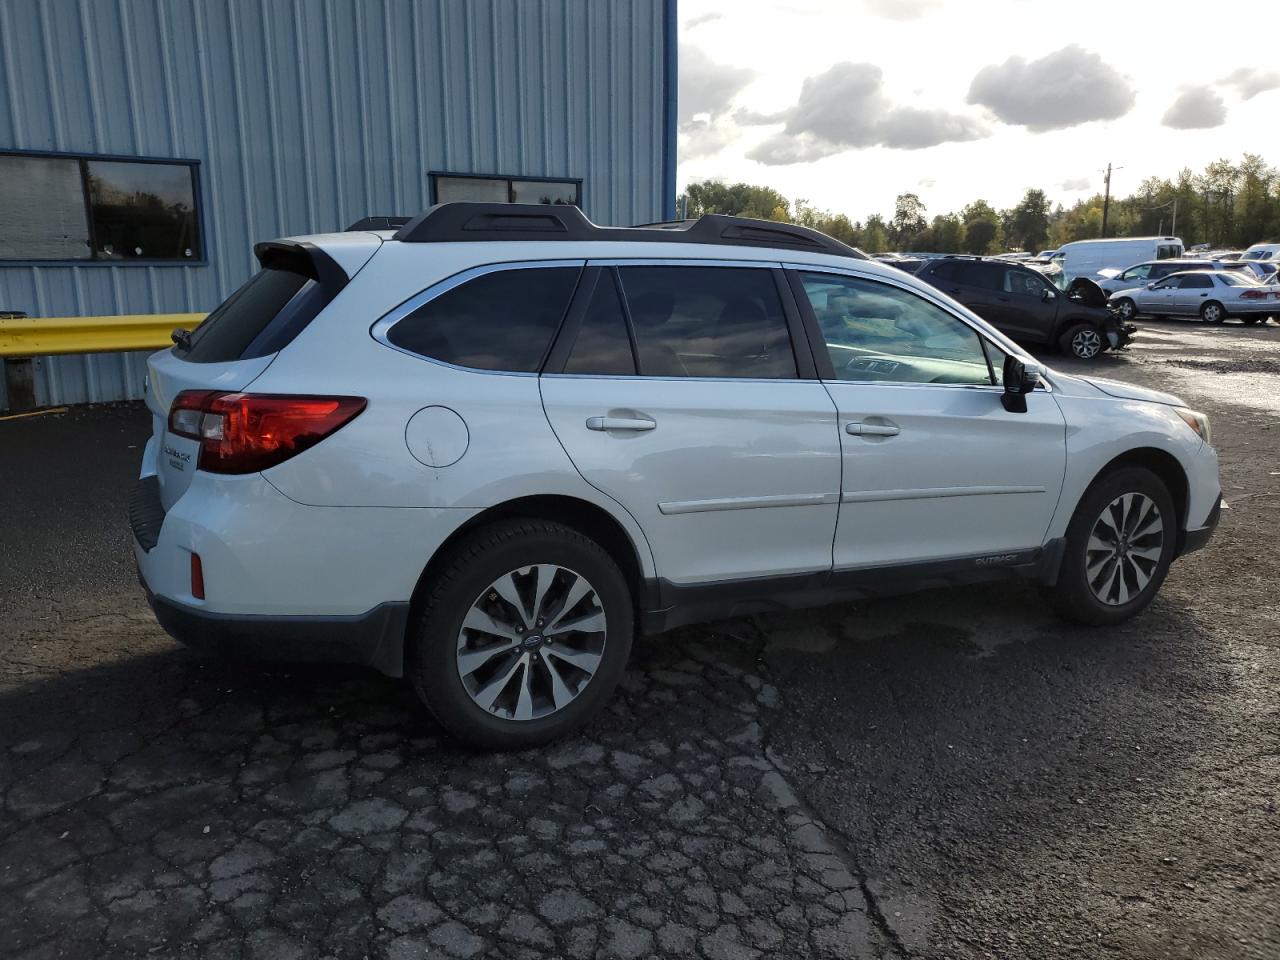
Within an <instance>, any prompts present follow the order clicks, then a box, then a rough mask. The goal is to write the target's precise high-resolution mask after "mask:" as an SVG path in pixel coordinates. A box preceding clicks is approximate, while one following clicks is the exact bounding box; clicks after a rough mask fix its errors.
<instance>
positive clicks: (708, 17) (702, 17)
mask: <svg viewBox="0 0 1280 960" xmlns="http://www.w3.org/2000/svg"><path fill="white" fill-rule="evenodd" d="M722 19H724V14H723V13H716V12H714V11H712V12H710V13H702V14H699V15H698V16H696V17H690V18H689V19H688V20H686V21H685V22H684V28H685V29H686V30H692V29H693V28H694V27H700V26H702V25H703V24H704V23H712V22H714V21H716V20H722Z"/></svg>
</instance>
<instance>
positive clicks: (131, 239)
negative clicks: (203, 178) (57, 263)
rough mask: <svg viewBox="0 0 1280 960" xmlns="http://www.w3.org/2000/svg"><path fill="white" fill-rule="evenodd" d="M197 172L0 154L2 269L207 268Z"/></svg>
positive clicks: (158, 164) (162, 165) (186, 164)
mask: <svg viewBox="0 0 1280 960" xmlns="http://www.w3.org/2000/svg"><path fill="white" fill-rule="evenodd" d="M196 167H197V164H196V163H195V162H194V161H189V160H174V161H159V160H133V159H121V158H117V157H94V156H68V155H65V154H34V153H0V261H2V260H46V261H47V260H80V261H86V262H91V263H92V262H113V263H114V262H120V261H129V260H135V261H148V262H156V261H160V262H165V261H174V262H183V261H186V262H191V261H199V260H202V259H203V250H202V247H201V242H200V239H201V231H200V223H199V219H198V213H197V210H198V204H197V202H196V197H197V195H198V189H199V187H198V181H197V178H196Z"/></svg>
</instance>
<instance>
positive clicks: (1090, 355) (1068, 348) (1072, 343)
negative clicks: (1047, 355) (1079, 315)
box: [1058, 323, 1107, 360]
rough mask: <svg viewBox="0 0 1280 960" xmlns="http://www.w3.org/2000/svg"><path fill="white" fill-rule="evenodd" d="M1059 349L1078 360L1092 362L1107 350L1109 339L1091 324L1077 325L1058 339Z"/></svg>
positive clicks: (1069, 328)
mask: <svg viewBox="0 0 1280 960" xmlns="http://www.w3.org/2000/svg"><path fill="white" fill-rule="evenodd" d="M1058 349H1059V350H1061V351H1062V352H1063V353H1065V354H1067V355H1068V356H1072V357H1075V358H1076V359H1077V360H1092V359H1094V358H1095V357H1097V356H1098V355H1099V354H1100V353H1102V352H1103V351H1104V350H1106V349H1107V337H1106V334H1104V333H1103V332H1102V331H1101V330H1099V329H1098V328H1097V327H1095V326H1094V325H1093V324H1091V323H1076V324H1073V325H1071V326H1070V327H1068V328H1067V329H1066V330H1065V331H1064V332H1063V334H1062V336H1060V337H1059V338H1058Z"/></svg>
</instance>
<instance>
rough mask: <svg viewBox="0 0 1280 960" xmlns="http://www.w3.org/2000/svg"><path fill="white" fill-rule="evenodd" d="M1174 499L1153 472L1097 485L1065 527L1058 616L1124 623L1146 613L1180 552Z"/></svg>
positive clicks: (1055, 594)
mask: <svg viewBox="0 0 1280 960" xmlns="http://www.w3.org/2000/svg"><path fill="white" fill-rule="evenodd" d="M1177 537H1178V522H1177V517H1176V516H1175V514H1174V506H1173V498H1172V497H1171V496H1170V495H1169V491H1168V489H1167V488H1166V487H1165V485H1164V483H1163V482H1162V481H1161V480H1160V478H1159V477H1157V476H1156V475H1155V474H1154V473H1152V472H1151V471H1150V470H1145V469H1143V468H1141V467H1124V468H1122V469H1119V470H1115V471H1113V472H1111V473H1109V474H1107V475H1106V476H1104V477H1101V478H1100V479H1098V480H1096V481H1094V483H1093V485H1092V486H1091V487H1090V488H1089V490H1088V491H1087V492H1086V493H1085V495H1084V497H1083V498H1082V499H1081V501H1080V505H1079V506H1078V507H1076V512H1075V515H1074V516H1073V517H1072V518H1071V523H1070V525H1068V527H1067V536H1066V545H1065V549H1064V553H1063V557H1062V566H1061V568H1060V569H1059V571H1058V582H1057V583H1056V584H1055V585H1054V586H1053V587H1051V588H1049V590H1048V594H1049V599H1050V601H1051V602H1052V604H1053V606H1054V608H1055V609H1056V610H1057V612H1058V614H1059V615H1060V616H1062V617H1064V618H1065V619H1068V620H1074V621H1076V622H1077V623H1087V624H1091V625H1094V626H1106V625H1109V624H1114V623H1121V622H1123V621H1125V620H1128V619H1129V618H1130V617H1132V616H1134V615H1136V614H1138V613H1140V612H1141V611H1142V610H1143V609H1145V608H1146V606H1147V604H1149V603H1150V602H1151V600H1152V598H1153V597H1154V596H1155V595H1156V592H1157V591H1158V590H1159V589H1160V585H1161V584H1162V583H1164V578H1165V575H1166V574H1167V573H1168V572H1169V565H1170V564H1171V563H1172V562H1173V555H1174V551H1175V550H1176V549H1177Z"/></svg>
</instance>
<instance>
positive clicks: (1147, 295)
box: [1107, 270, 1280, 325]
mask: <svg viewBox="0 0 1280 960" xmlns="http://www.w3.org/2000/svg"><path fill="white" fill-rule="evenodd" d="M1107 303H1108V305H1109V306H1110V307H1111V309H1112V310H1113V311H1114V312H1115V313H1116V315H1117V316H1119V317H1120V319H1121V320H1132V319H1133V318H1134V317H1136V316H1138V315H1139V314H1145V315H1146V316H1152V317H1199V318H1200V319H1201V320H1203V321H1204V322H1205V323H1222V322H1223V321H1224V320H1226V319H1227V317H1239V318H1240V319H1241V320H1242V321H1244V322H1245V323H1246V324H1249V325H1252V324H1255V323H1257V322H1258V321H1259V320H1265V319H1266V318H1267V316H1268V315H1269V314H1278V315H1280V286H1277V285H1276V284H1263V283H1258V282H1257V281H1256V280H1254V279H1252V278H1251V277H1249V276H1247V275H1244V274H1241V273H1238V272H1236V271H1234V270H1186V271H1183V272H1181V273H1173V274H1170V275H1169V276H1167V277H1165V278H1164V279H1163V280H1159V281H1157V282H1155V283H1149V284H1147V285H1145V286H1141V287H1130V288H1129V289H1127V290H1120V291H1118V292H1117V293H1113V294H1112V295H1111V297H1110V299H1109V300H1108V301H1107Z"/></svg>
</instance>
